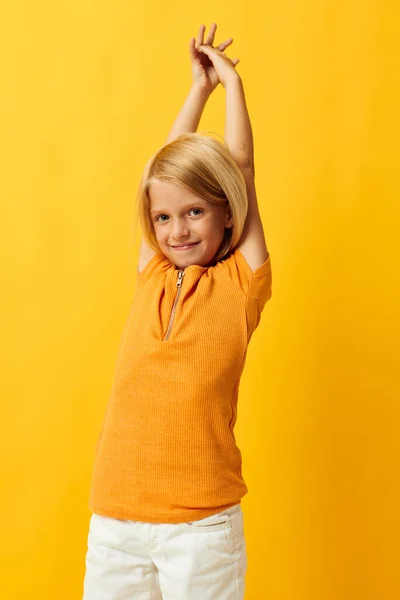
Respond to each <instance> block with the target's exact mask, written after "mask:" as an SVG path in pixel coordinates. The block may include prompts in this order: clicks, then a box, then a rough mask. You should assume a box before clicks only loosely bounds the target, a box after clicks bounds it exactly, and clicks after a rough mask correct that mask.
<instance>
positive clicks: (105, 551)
mask: <svg viewBox="0 0 400 600" xmlns="http://www.w3.org/2000/svg"><path fill="white" fill-rule="evenodd" d="M215 30H216V25H215V23H214V24H213V25H212V27H211V29H210V32H209V35H208V37H207V40H206V43H205V44H204V43H203V36H204V26H203V25H202V26H201V27H200V31H199V34H198V37H197V40H196V42H195V40H194V38H192V40H191V42H190V56H191V61H192V71H193V85H192V88H191V90H190V93H189V96H188V98H187V100H186V102H185V104H184V106H183V108H182V110H181V112H180V114H179V116H178V118H177V120H176V122H175V123H174V126H173V128H172V131H171V133H170V136H169V138H168V140H167V143H166V144H165V146H163V147H162V148H161V149H160V150H159V151H158V152H157V153H156V154H155V155H154V156H153V157H152V158H151V160H150V161H149V162H148V164H147V165H146V168H145V171H144V173H143V176H142V180H141V185H140V188H139V194H138V210H139V218H140V223H141V228H142V232H143V237H144V240H145V241H142V247H141V253H140V258H139V265H138V280H137V289H136V292H135V295H134V299H133V302H132V306H131V309H130V312H129V316H128V319H127V323H126V326H125V329H124V332H123V335H122V340H121V343H120V348H119V351H118V357H117V362H116V369H115V376H114V381H113V385H112V390H111V396H110V399H109V402H108V405H107V410H106V414H105V417H104V421H103V425H102V429H101V432H100V435H99V439H98V443H97V448H96V456H95V462H94V467H93V477H92V486H91V490H90V502H89V507H90V509H91V511H92V512H93V514H92V516H91V520H90V527H89V535H88V550H87V555H86V574H85V581H84V600H117V599H118V600H128V599H129V600H133V599H138V600H139V599H140V600H145V599H149V600H155V599H163V600H176V599H178V600H204V599H207V600H242V599H243V597H244V587H245V572H246V568H247V558H246V545H245V540H244V531H243V513H242V509H241V498H242V497H243V496H244V495H245V494H246V493H247V491H248V490H247V486H246V484H245V482H244V480H243V477H242V461H241V452H240V450H239V448H238V447H237V445H236V441H235V436H234V426H235V422H236V418H237V399H238V389H239V381H240V376H241V374H242V371H243V367H244V364H245V359H246V353H247V347H248V343H249V341H250V338H251V336H252V333H253V332H254V330H255V329H256V327H257V326H258V324H259V321H260V315H261V312H262V310H263V308H264V305H265V303H266V302H267V300H269V298H270V297H271V263H270V258H269V253H268V250H267V247H266V244H265V240H264V234H263V227H262V223H261V219H260V215H259V211H258V207H257V199H256V192H255V185H254V158H253V141H252V132H251V126H250V121H249V116H248V113H247V109H246V103H245V97H244V91H243V84H242V81H241V78H240V76H239V75H238V73H237V72H236V70H235V66H236V64H237V63H238V62H239V61H238V60H237V59H235V60H230V59H229V58H228V57H227V56H226V55H225V54H224V50H225V48H227V47H228V46H229V45H230V44H231V43H232V38H230V39H229V40H227V41H225V42H224V43H222V44H220V45H219V46H217V47H216V48H213V47H212V44H213V41H214V35H215ZM218 83H221V84H222V86H223V87H224V88H225V92H226V131H225V142H221V141H218V140H217V139H214V138H212V137H208V136H206V135H200V134H198V133H196V130H197V126H198V124H199V121H200V117H201V114H202V111H203V109H204V106H205V104H206V101H207V99H208V98H209V96H210V94H211V93H212V91H213V90H214V89H215V87H216V86H217V85H218Z"/></svg>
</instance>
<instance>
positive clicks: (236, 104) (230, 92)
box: [199, 45, 269, 271]
mask: <svg viewBox="0 0 400 600" xmlns="http://www.w3.org/2000/svg"><path fill="white" fill-rule="evenodd" d="M199 49H200V51H201V52H204V53H205V54H207V56H208V57H209V58H210V60H212V61H213V64H214V67H215V69H216V71H217V73H218V76H219V78H220V81H221V83H222V85H223V87H224V88H225V91H226V121H225V141H226V143H227V145H228V148H229V151H230V153H231V155H232V157H233V159H234V161H235V162H236V164H237V165H238V166H239V168H240V169H241V171H242V173H243V177H244V179H245V182H246V189H247V199H248V210H247V218H246V223H245V226H244V229H243V233H242V237H241V239H240V242H239V244H238V247H239V249H240V250H241V252H242V254H243V256H244V257H245V259H246V261H247V263H248V264H249V266H250V268H251V269H252V270H253V271H255V270H256V269H257V268H259V267H260V266H261V265H262V264H263V263H264V262H265V261H266V260H267V259H268V257H269V252H268V249H267V245H266V242H265V236H264V230H263V225H262V221H261V216H260V212H259V209H258V202H257V194H256V187H255V166H254V149H253V133H252V129H251V123H250V117H249V113H248V110H247V106H246V99H245V95H244V89H243V82H242V79H241V77H240V75H239V74H238V73H237V71H235V69H234V68H233V66H232V62H231V60H230V59H229V58H228V57H227V56H225V55H224V54H222V53H221V52H219V51H218V50H217V49H216V48H211V47H209V46H206V45H202V46H201V47H200V48H199Z"/></svg>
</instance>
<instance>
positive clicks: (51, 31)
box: [0, 0, 400, 600]
mask: <svg viewBox="0 0 400 600" xmlns="http://www.w3.org/2000/svg"><path fill="white" fill-rule="evenodd" d="M395 4H396V3H394V2H393V3H392V4H390V3H388V2H383V1H382V0H372V1H371V2H368V1H365V2H360V1H356V0H346V1H342V2H338V1H337V0H335V1H333V0H329V1H328V0H326V1H325V2H317V1H314V2H310V1H307V0H303V1H302V2H295V1H294V0H281V1H279V2H278V1H273V2H268V3H265V2H262V1H261V0H260V1H257V2H256V1H252V2H231V3H230V4H229V5H228V4H226V3H225V2H217V3H216V2H214V1H212V2H211V1H210V0H206V1H205V2H202V3H201V6H200V7H197V6H195V5H191V4H190V3H187V2H181V1H177V2H165V3H164V2H161V1H158V2H151V3H147V2H142V3H137V2H127V1H124V0H113V2H111V1H109V2H95V1H94V0H92V1H90V0H70V1H69V2H50V1H46V2H45V1H44V0H38V1H37V2H28V1H27V0H14V1H13V2H8V3H3V5H2V7H1V9H0V51H1V64H2V68H1V80H2V85H1V90H2V91H1V94H0V98H1V100H0V102H1V111H0V114H1V117H0V124H1V131H0V134H1V157H0V158H1V170H2V175H1V178H0V182H1V183H0V185H1V205H0V206H1V214H0V216H1V227H2V235H1V238H0V239H1V252H2V286H1V287H2V306H1V308H2V317H3V319H2V344H1V351H2V356H1V359H2V369H1V375H2V418H1V430H0V440H1V445H0V452H1V459H2V476H1V481H2V493H1V496H0V497H1V507H0V508H1V515H2V541H1V571H2V573H1V592H0V593H1V596H2V598H6V599H7V600H8V599H15V598H18V599H22V598H30V599H31V600H34V599H38V600H39V599H40V600H50V599H51V600H53V599H55V598H57V600H64V599H65V600H67V599H68V600H72V599H80V598H81V597H82V585H83V577H84V570H85V566H84V561H85V553H86V541H87V530H88V524H89V518H90V512H89V509H88V506H87V501H88V494H89V485H90V476H91V468H92V463H93V457H94V448H95V444H96V441H97V436H98V433H99V429H100V424H101V421H102V418H103V412H104V408H105V406H106V402H107V398H108V394H109V391H110V387H111V382H112V376H113V369H114V364H115V359H116V353H117V349H118V345H119V339H120V335H121V332H122V328H123V326H124V323H125V319H126V317H127V314H128V309H129V306H130V302H131V299H132V295H133V292H134V288H135V283H136V272H135V269H136V263H137V256H138V245H139V239H138V236H137V230H136V229H135V224H134V220H133V215H134V210H133V201H134V196H135V193H136V188H137V185H138V182H139V177H140V174H141V171H142V168H143V166H144V164H145V162H146V160H147V159H148V158H149V156H150V154H151V153H153V152H155V151H156V150H157V148H158V147H159V146H161V145H162V144H163V143H164V140H165V139H166V136H167V134H168V131H169V129H170V127H171V126H172V123H173V121H174V119H175V117H176V115H177V113H178V111H179V109H180V107H181V105H182V103H183V101H184V99H185V97H186V94H187V92H188V91H189V88H190V84H191V71H190V61H189V52H188V45H189V40H190V37H191V36H196V34H197V30H198V27H199V26H200V24H201V23H204V24H205V25H206V27H207V31H208V28H209V26H210V25H211V23H212V21H216V22H217V23H218V25H219V28H218V31H217V38H216V43H220V42H221V41H223V40H225V39H226V38H228V37H231V36H232V37H233V38H234V43H233V44H232V46H231V47H230V48H229V49H228V50H227V54H228V56H230V57H231V58H235V57H238V58H240V59H241V62H240V63H239V65H238V67H237V69H238V72H239V73H240V74H241V76H242V78H243V81H244V86H245V92H246V98H247V103H248V108H249V112H250V117H251V119H252V124H253V131H254V141H255V160H256V170H257V175H256V179H257V181H256V184H257V191H258V197H259V203H260V210H261V214H262V217H263V221H264V228H265V234H266V239H267V245H268V248H269V251H270V253H271V260H272V267H273V296H272V299H271V300H270V302H269V303H268V304H267V305H266V308H265V310H264V313H263V316H262V320H261V323H260V326H259V328H258V329H257V331H256V332H255V334H254V336H253V338H252V340H251V342H250V347H249V351H248V357H247V365H246V368H245V371H244V373H243V377H242V382H241V389H240V402H239V419H238V424H237V427H236V434H237V440H238V444H239V446H240V448H241V450H242V455H243V473H244V477H245V480H246V483H247V485H248V487H249V490H250V493H249V494H248V495H247V496H245V498H244V499H243V502H242V506H243V511H244V518H245V536H246V541H247V551H248V560H249V567H248V572H247V576H246V600H264V599H265V600H269V599H271V600H272V599H273V600H322V599H323V600H347V599H348V600H355V599H360V600H369V599H376V600H392V599H393V600H394V599H395V598H396V599H397V598H398V597H399V594H400V591H399V589H400V569H399V539H400V535H399V534H400V522H399V506H400V484H399V454H400V453H399V450H400V448H399V446H400V443H399V437H400V436H399V424H400V419H399V417H400V409H399V398H400V384H399V362H400V360H399V353H400V347H399V346H400V318H399V304H400V286H399V273H400V269H399V265H398V261H399V250H398V244H399V234H398V232H399V221H400V220H399V213H400V207H399V179H398V178H399V167H400V164H399V134H400V127H399V116H398V112H399V100H400V97H399V96H400V95H399V81H398V75H399V62H400V61H399V53H400V43H399V35H398V16H399V15H398V14H397V11H396V9H395V8H394V7H395ZM199 130H213V131H216V132H219V133H221V134H223V130H224V90H223V88H222V87H221V86H219V88H218V89H217V90H216V92H215V93H214V96H212V97H211V99H210V101H209V104H208V105H207V107H206V110H205V113H204V116H203V119H202V121H201V123H200V126H199ZM135 232H136V235H135ZM182 600H184V599H182Z"/></svg>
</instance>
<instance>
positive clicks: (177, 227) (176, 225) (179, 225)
mask: <svg viewBox="0 0 400 600" xmlns="http://www.w3.org/2000/svg"><path fill="white" fill-rule="evenodd" d="M189 233H190V232H189V229H188V227H187V225H186V223H185V222H184V221H179V220H177V221H174V222H173V224H172V231H171V237H172V239H173V240H176V241H177V242H178V243H179V242H180V241H181V240H183V241H184V240H185V239H186V238H187V237H189Z"/></svg>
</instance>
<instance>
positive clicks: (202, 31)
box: [196, 25, 205, 48]
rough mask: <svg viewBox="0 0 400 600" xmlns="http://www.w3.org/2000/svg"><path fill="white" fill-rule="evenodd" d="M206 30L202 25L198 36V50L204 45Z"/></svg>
mask: <svg viewBox="0 0 400 600" xmlns="http://www.w3.org/2000/svg"><path fill="white" fill-rule="evenodd" d="M204 30H205V27H204V25H200V28H199V32H198V34H197V42H196V46H197V48H198V47H199V46H201V45H202V44H203V43H204V42H203V37H204Z"/></svg>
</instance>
